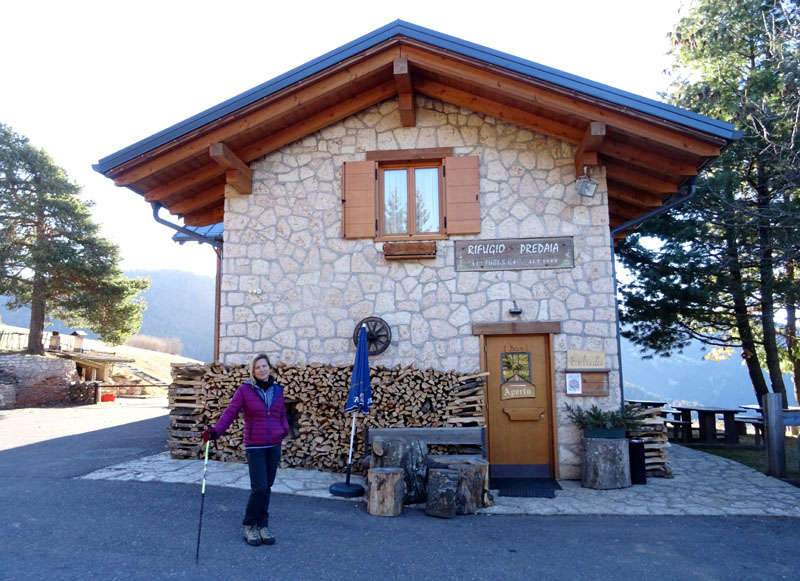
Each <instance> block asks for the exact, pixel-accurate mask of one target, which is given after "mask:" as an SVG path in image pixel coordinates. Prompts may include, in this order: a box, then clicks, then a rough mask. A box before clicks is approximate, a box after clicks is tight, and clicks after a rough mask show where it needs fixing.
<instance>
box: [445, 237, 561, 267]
mask: <svg viewBox="0 0 800 581" xmlns="http://www.w3.org/2000/svg"><path fill="white" fill-rule="evenodd" d="M574 249H575V247H574V244H573V241H572V237H571V236H565V237H562V238H517V239H511V240H456V242H455V251H456V270H534V269H543V268H573V267H574V266H575V252H574Z"/></svg>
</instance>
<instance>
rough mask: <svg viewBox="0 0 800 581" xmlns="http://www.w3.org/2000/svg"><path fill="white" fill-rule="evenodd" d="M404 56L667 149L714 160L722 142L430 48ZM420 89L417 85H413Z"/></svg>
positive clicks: (412, 48)
mask: <svg viewBox="0 0 800 581" xmlns="http://www.w3.org/2000/svg"><path fill="white" fill-rule="evenodd" d="M403 54H404V55H405V56H406V57H407V58H408V59H409V62H410V63H412V64H413V65H414V66H415V67H418V68H420V69H422V70H428V71H431V72H433V73H437V74H441V75H444V76H450V77H453V76H454V77H455V78H458V79H461V80H463V81H465V82H468V83H473V84H475V85H476V86H477V87H481V88H482V89H486V90H488V91H496V92H501V93H505V94H507V95H508V96H510V97H513V98H515V99H520V100H522V101H528V102H531V103H535V104H536V105H537V106H539V107H543V108H545V109H552V110H554V111H558V112H560V113H563V114H566V115H572V116H575V115H580V116H581V117H584V118H586V119H594V120H597V121H604V122H605V123H606V124H607V125H608V126H609V127H614V128H615V129H618V130H620V131H624V132H627V133H631V134H633V135H637V136H639V137H641V138H643V139H647V140H648V141H653V142H655V143H661V144H663V145H666V146H668V147H672V148H675V149H678V150H680V151H685V152H689V153H692V154H694V155H698V156H700V157H716V156H718V155H719V153H720V147H721V146H722V145H723V143H724V140H722V139H719V138H709V140H703V139H701V138H700V137H699V132H695V131H692V130H685V131H682V130H681V129H680V128H678V127H674V128H673V127H670V126H667V125H666V124H661V123H659V122H658V120H655V119H653V120H650V119H644V118H642V114H637V113H635V112H633V111H629V112H621V111H617V110H615V109H613V108H612V107H613V106H611V105H608V106H604V105H602V104H601V103H596V102H593V101H592V100H589V99H583V98H581V96H580V95H578V94H570V93H566V92H560V91H558V90H555V89H551V88H548V87H545V86H542V84H533V83H532V82H531V81H530V80H528V79H527V78H521V77H518V76H516V75H515V74H513V73H509V72H508V71H507V70H505V69H501V68H500V67H494V66H492V65H487V64H486V63H482V64H481V63H474V62H471V61H470V60H468V59H467V58H464V59H460V60H456V56H455V55H452V54H451V53H448V54H447V55H442V54H436V53H435V52H432V51H431V50H430V47H423V46H417V45H414V44H413V43H411V42H410V41H409V42H408V43H407V44H406V45H405V46H404V47H403ZM415 87H416V88H417V90H418V91H419V90H420V87H419V82H416V83H415Z"/></svg>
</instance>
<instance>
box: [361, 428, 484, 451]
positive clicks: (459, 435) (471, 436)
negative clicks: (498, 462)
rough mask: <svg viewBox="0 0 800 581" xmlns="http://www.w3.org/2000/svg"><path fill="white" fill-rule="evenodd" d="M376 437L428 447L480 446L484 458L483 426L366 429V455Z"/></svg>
mask: <svg viewBox="0 0 800 581" xmlns="http://www.w3.org/2000/svg"><path fill="white" fill-rule="evenodd" d="M377 436H388V437H392V438H418V439H420V440H422V441H424V442H425V443H426V444H427V445H428V446H430V445H431V444H442V445H450V446H480V450H481V456H482V457H483V458H486V428H485V427H484V426H477V427H461V428H456V427H444V428H368V429H367V430H366V432H365V434H364V448H365V452H366V455H369V453H370V450H371V449H372V448H371V446H372V439H373V438H375V437H377Z"/></svg>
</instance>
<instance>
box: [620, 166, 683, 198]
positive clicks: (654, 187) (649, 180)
mask: <svg viewBox="0 0 800 581" xmlns="http://www.w3.org/2000/svg"><path fill="white" fill-rule="evenodd" d="M605 167H606V178H607V179H611V180H614V181H617V182H621V183H623V184H627V185H629V186H632V187H634V188H636V189H638V190H645V191H648V192H652V193H654V194H674V193H675V192H677V191H678V181H679V179H678V178H676V179H674V180H670V179H666V178H659V177H656V176H654V175H651V174H648V173H645V172H642V171H637V170H636V169H634V168H631V167H629V166H624V165H621V164H617V163H609V162H607V163H606V164H605Z"/></svg>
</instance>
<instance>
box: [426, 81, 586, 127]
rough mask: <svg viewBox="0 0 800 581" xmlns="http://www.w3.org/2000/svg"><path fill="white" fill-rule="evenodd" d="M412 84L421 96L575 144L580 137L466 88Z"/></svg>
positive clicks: (546, 120) (562, 124)
mask: <svg viewBox="0 0 800 581" xmlns="http://www.w3.org/2000/svg"><path fill="white" fill-rule="evenodd" d="M414 86H415V88H416V90H417V92H419V93H421V94H423V95H428V96H429V97H433V98H435V99H439V100H440V101H445V102H447V103H452V104H453V105H459V106H461V107H467V108H469V109H472V110H473V111H476V112H478V113H483V114H485V115H491V116H492V117H497V118H498V119H501V120H503V121H506V122H508V123H513V124H515V125H519V126H521V127H526V128H528V129H531V130H533V131H537V132H539V133H543V134H545V135H550V136H552V137H557V138H559V139H563V140H564V141H568V142H570V143H578V142H579V141H580V140H581V137H582V136H583V132H582V131H581V130H580V129H578V128H577V127H572V126H571V125H565V124H564V123H559V122H557V121H553V120H551V119H546V118H545V117H540V116H539V115H534V114H533V113H529V112H527V111H522V110H521V109H517V108H515V107H509V106H507V105H503V104H502V103H498V102H497V101H492V100H489V99H485V98H483V97H478V96H476V95H473V94H472V93H467V92H466V91H460V90H458V89H453V88H452V87H448V86H446V85H442V84H441V83H436V82H434V81H428V80H426V79H417V81H416V83H415V85H414Z"/></svg>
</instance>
